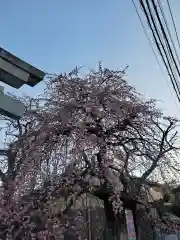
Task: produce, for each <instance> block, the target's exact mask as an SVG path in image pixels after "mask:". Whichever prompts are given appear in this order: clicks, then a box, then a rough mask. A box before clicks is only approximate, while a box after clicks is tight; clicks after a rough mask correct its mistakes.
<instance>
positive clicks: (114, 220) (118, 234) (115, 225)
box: [103, 199, 127, 240]
mask: <svg viewBox="0 0 180 240" xmlns="http://www.w3.org/2000/svg"><path fill="white" fill-rule="evenodd" d="M104 210H105V216H106V228H105V230H104V234H103V240H126V239H127V237H126V236H127V233H126V230H125V229H126V228H125V224H124V215H123V214H122V216H121V218H118V217H117V216H115V214H114V212H113V207H112V204H111V203H110V202H109V201H108V199H105V200H104Z"/></svg>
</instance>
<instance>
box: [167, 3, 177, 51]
mask: <svg viewBox="0 0 180 240" xmlns="http://www.w3.org/2000/svg"><path fill="white" fill-rule="evenodd" d="M167 5H168V9H169V12H170V15H171V19H172V22H173V27H174V31H175V34H176V38H177V42H178V45H179V48H180V40H179V36H178V33H177V29H176V24H175V20H174V17H173V13H172V10H171V5H170V2H169V0H167Z"/></svg>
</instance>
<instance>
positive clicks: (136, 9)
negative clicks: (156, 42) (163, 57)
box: [132, 0, 180, 109]
mask: <svg viewBox="0 0 180 240" xmlns="http://www.w3.org/2000/svg"><path fill="white" fill-rule="evenodd" d="M132 4H133V6H134V9H135V11H136V13H137V16H138V19H139V21H140V23H141V26H142V28H143V31H144V34H145V36H146V38H147V40H148V43H149V45H150V48H151V50H152V51H153V55H154V57H155V59H156V61H157V64H158V66H159V68H160V70H161V72H162V74H163V75H164V77H165V81H166V84H167V86H168V88H169V91H170V93H171V94H172V96H173V99H174V102H175V104H176V106H177V108H179V105H178V104H177V102H176V100H175V97H174V94H173V92H172V89H171V88H170V86H169V82H168V79H167V77H166V75H165V73H164V70H163V68H162V66H161V64H160V62H159V59H158V56H157V54H156V52H155V50H154V47H153V44H152V42H151V39H150V37H149V35H148V33H147V31H146V27H145V25H144V23H143V21H142V18H141V15H140V13H139V11H138V8H137V6H136V4H135V1H134V0H132ZM168 75H169V74H168ZM179 109H180V108H179Z"/></svg>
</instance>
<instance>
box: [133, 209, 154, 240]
mask: <svg viewBox="0 0 180 240" xmlns="http://www.w3.org/2000/svg"><path fill="white" fill-rule="evenodd" d="M133 215H134V221H135V227H136V233H137V236H138V237H137V240H145V239H146V240H154V239H155V238H154V230H153V225H152V222H151V220H150V218H149V217H148V212H147V211H146V209H145V208H143V206H140V205H138V204H137V207H136V210H135V211H133Z"/></svg>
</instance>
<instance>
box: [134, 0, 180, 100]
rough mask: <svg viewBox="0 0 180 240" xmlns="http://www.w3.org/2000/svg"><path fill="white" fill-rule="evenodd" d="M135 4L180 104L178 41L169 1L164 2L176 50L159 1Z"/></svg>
mask: <svg viewBox="0 0 180 240" xmlns="http://www.w3.org/2000/svg"><path fill="white" fill-rule="evenodd" d="M137 2H138V3H139V4H140V7H141V9H142V11H143V13H144V16H145V19H146V21H147V25H148V27H149V29H150V31H151V33H152V38H153V42H154V43H155V46H156V48H157V50H158V53H159V55H160V57H161V59H162V63H163V64H164V66H165V68H166V71H167V73H168V75H169V78H170V81H171V84H172V86H173V90H174V91H175V94H176V97H177V99H178V101H179V102H180V83H179V79H180V58H179V55H178V50H179V51H180V40H179V37H178V33H177V29H176V24H175V20H174V17H173V13H172V10H171V5H170V2H169V0H166V2H167V7H168V11H169V13H170V17H171V21H172V25H173V28H174V32H175V37H176V41H177V44H178V50H177V47H176V44H175V42H174V40H173V37H172V33H171V31H170V27H169V25H168V21H167V18H166V15H165V12H164V9H163V6H162V4H161V2H160V0H138V1H137ZM132 3H133V5H134V7H135V10H136V13H137V14H138V17H139V20H140V22H141V24H142V26H143V29H144V31H145V34H146V37H147V38H148V40H149V43H150V45H151V48H152V50H153V53H154V55H155V57H156V60H157V62H158V65H159V66H160V68H161V69H162V67H161V65H160V62H159V60H158V57H157V55H156V51H155V50H154V48H153V44H152V42H151V40H150V38H149V35H148V34H147V31H146V28H145V25H144V22H143V20H142V17H141V15H140V13H139V10H138V7H137V4H136V3H135V0H132Z"/></svg>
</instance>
